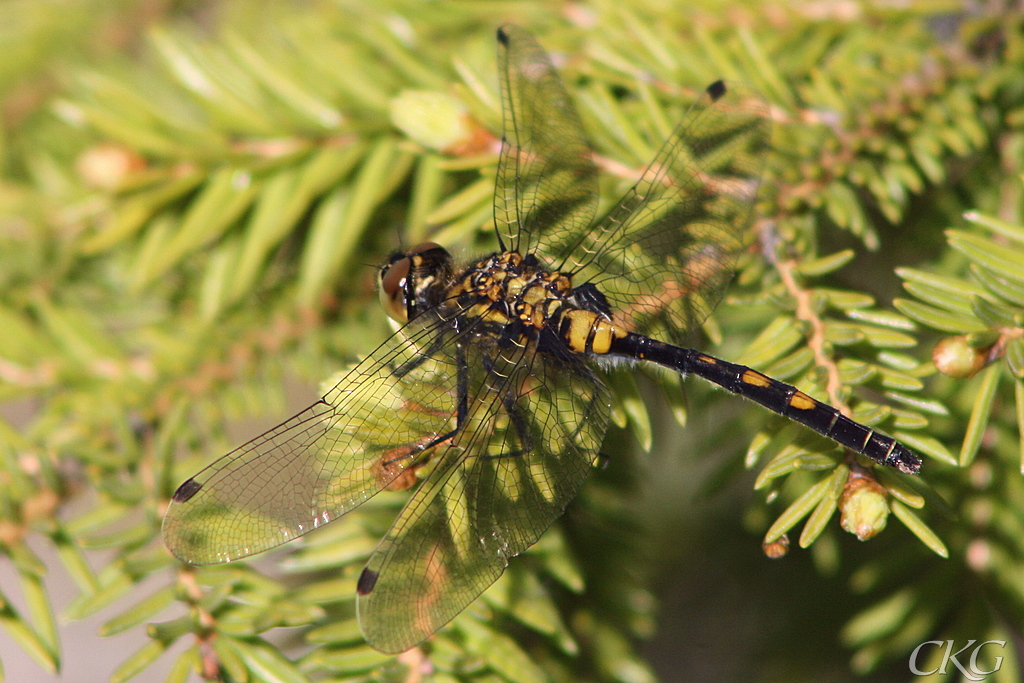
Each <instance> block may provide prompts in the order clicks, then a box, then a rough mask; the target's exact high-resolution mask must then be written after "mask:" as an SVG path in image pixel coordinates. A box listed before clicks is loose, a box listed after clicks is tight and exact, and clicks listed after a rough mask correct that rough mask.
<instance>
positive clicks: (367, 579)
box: [356, 567, 380, 595]
mask: <svg viewBox="0 0 1024 683" xmlns="http://www.w3.org/2000/svg"><path fill="white" fill-rule="evenodd" d="M378 577H380V573H379V572H375V571H373V570H372V569H370V568H369V567H365V568H364V569H363V573H362V574H360V575H359V580H358V581H356V593H358V594H359V595H369V594H370V593H371V592H372V591H373V587H374V586H376V585H377V579H378Z"/></svg>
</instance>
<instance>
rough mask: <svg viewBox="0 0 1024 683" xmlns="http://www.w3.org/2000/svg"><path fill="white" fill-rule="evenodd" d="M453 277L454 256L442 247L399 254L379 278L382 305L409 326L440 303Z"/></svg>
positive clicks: (429, 244)
mask: <svg viewBox="0 0 1024 683" xmlns="http://www.w3.org/2000/svg"><path fill="white" fill-rule="evenodd" d="M451 278H452V257H451V255H449V254H448V252H447V250H445V248H444V247H442V246H441V245H440V244H435V243H433V242H424V243H423V244H420V245H418V246H416V247H415V248H413V249H410V250H409V251H407V252H397V253H395V254H392V256H391V258H390V259H389V260H388V263H387V264H386V265H384V266H383V267H382V268H381V269H380V273H379V274H378V277H377V289H378V293H379V295H380V301H381V305H382V306H383V307H384V310H385V312H386V313H387V314H388V316H389V317H390V318H391V319H392V320H394V321H396V322H400V323H403V324H404V323H407V322H409V321H410V320H412V319H413V318H415V317H416V316H417V315H419V314H420V313H422V312H423V311H426V310H429V309H431V308H433V307H434V306H436V305H437V304H439V303H440V302H441V299H442V298H443V297H444V293H445V291H446V290H447V289H448V287H449V286H450V285H451Z"/></svg>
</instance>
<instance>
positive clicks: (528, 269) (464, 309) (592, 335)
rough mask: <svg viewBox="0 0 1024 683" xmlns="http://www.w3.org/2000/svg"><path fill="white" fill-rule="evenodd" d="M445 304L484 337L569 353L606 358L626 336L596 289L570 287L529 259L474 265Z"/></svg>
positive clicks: (566, 279) (501, 258) (563, 277)
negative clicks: (611, 346)
mask: <svg viewBox="0 0 1024 683" xmlns="http://www.w3.org/2000/svg"><path fill="white" fill-rule="evenodd" d="M445 301H446V302H450V303H451V304H452V305H453V306H454V307H455V309H456V310H457V311H459V313H457V315H459V316H461V317H463V318H464V319H465V320H466V321H467V322H471V323H473V324H476V325H480V326H481V327H480V330H481V332H482V333H483V334H487V335H491V336H495V337H497V338H499V339H502V340H505V341H506V342H516V343H528V342H531V341H542V340H543V341H544V343H542V347H544V346H545V345H546V344H551V343H554V342H555V340H559V341H558V342H557V343H558V344H559V346H560V347H562V348H566V347H567V349H568V350H569V351H571V352H573V353H578V354H590V353H604V352H605V351H606V350H607V346H608V343H610V340H611V338H613V337H615V336H621V335H622V334H625V330H622V329H620V328H619V327H618V326H616V325H614V324H613V323H612V322H611V317H610V310H609V308H608V304H607V301H606V300H605V298H604V296H603V295H602V294H601V293H600V292H599V291H598V290H597V289H596V288H595V287H593V286H592V285H585V286H584V287H581V288H573V286H572V276H571V275H568V274H566V273H562V272H559V271H557V270H549V269H546V268H545V267H544V266H543V265H542V264H541V263H540V261H539V260H538V259H537V258H536V257H535V256H533V255H532V254H528V255H526V256H523V255H522V254H520V253H518V252H515V251H505V252H498V253H495V254H492V255H490V256H488V257H487V258H485V259H483V260H481V261H478V262H477V263H475V264H473V265H472V266H470V267H469V268H467V269H466V270H465V271H463V273H462V275H461V277H460V278H459V279H458V281H457V282H456V283H455V285H454V287H453V288H452V291H451V292H450V293H449V294H448V295H446V296H445ZM446 317H448V316H446ZM545 332H546V336H545V335H544V334H542V333H545Z"/></svg>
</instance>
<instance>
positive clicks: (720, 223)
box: [548, 81, 770, 343]
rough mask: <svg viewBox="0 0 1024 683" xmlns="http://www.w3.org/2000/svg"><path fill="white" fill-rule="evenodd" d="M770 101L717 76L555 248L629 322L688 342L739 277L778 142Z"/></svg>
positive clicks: (619, 317) (637, 329) (630, 325)
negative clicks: (584, 223)
mask: <svg viewBox="0 0 1024 683" xmlns="http://www.w3.org/2000/svg"><path fill="white" fill-rule="evenodd" d="M769 123H770V120H769V117H768V109H767V106H766V104H765V103H764V101H763V100H762V99H760V98H759V97H757V96H756V95H754V94H752V93H750V92H748V91H747V90H746V89H744V88H742V87H741V86H738V85H736V84H733V83H725V82H723V81H717V82H716V83H714V84H712V85H711V86H709V87H708V88H707V89H706V90H705V92H704V94H703V96H702V97H701V99H699V100H698V101H697V102H696V104H694V105H693V107H691V109H690V111H689V113H688V114H687V116H686V117H685V118H684V119H683V120H682V122H681V123H680V124H679V125H678V126H677V127H676V128H675V130H674V131H673V132H672V135H671V136H670V137H669V139H668V140H667V141H666V142H665V144H664V145H663V146H662V148H661V150H660V151H659V152H658V154H657V156H655V158H654V161H652V162H651V164H650V166H648V167H647V169H646V170H645V171H644V174H643V176H642V177H641V179H640V181H639V182H638V183H637V184H636V185H635V186H634V187H632V188H631V189H630V190H629V191H628V192H627V193H626V195H625V196H624V197H623V198H622V199H621V200H620V201H619V202H618V204H617V205H616V206H615V207H614V208H613V209H612V210H611V211H610V212H609V213H608V215H607V216H605V217H604V218H603V219H602V220H601V221H600V222H599V223H598V224H597V225H595V226H594V227H593V228H591V229H589V230H586V231H583V232H582V233H578V234H569V233H568V232H560V233H557V234H554V235H553V236H554V237H559V238H561V241H552V242H551V243H550V244H549V245H548V248H549V249H551V252H550V253H552V254H555V255H558V257H559V258H560V259H564V262H565V270H568V271H571V272H574V273H576V277H574V279H573V283H574V284H576V285H577V286H579V285H580V284H582V283H584V282H591V283H594V284H595V285H597V287H598V288H599V289H600V290H601V291H602V292H603V293H604V295H605V296H606V297H607V298H608V301H609V303H610V304H611V308H612V310H614V311H615V312H616V322H618V323H620V324H622V325H623V326H625V327H626V328H627V329H629V330H630V331H633V332H638V333H640V334H646V335H649V336H654V337H657V338H667V339H669V340H671V341H674V342H676V343H682V342H683V337H684V336H685V335H686V334H687V333H689V332H691V331H692V330H693V329H694V328H696V327H697V326H699V325H700V324H701V323H702V322H704V320H705V319H706V318H707V317H708V315H710V313H711V311H712V310H713V309H714V308H715V306H716V305H717V304H718V302H719V300H720V299H721V297H722V295H723V293H724V291H725V288H726V287H727V285H728V284H729V281H730V280H731V279H732V275H733V268H734V266H735V262H736V258H737V256H738V255H739V253H740V251H741V250H742V248H743V238H744V234H745V232H746V229H747V227H748V225H749V224H750V218H751V215H752V209H753V204H754V200H755V199H756V195H757V189H758V185H759V183H760V179H761V171H762V169H763V166H764V159H765V156H766V152H767V150H768V144H769V129H770V126H769Z"/></svg>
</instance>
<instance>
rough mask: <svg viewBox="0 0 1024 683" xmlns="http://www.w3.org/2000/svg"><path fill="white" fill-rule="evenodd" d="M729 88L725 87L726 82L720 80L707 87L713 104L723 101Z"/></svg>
mask: <svg viewBox="0 0 1024 683" xmlns="http://www.w3.org/2000/svg"><path fill="white" fill-rule="evenodd" d="M726 90H728V88H726V87H725V81H723V80H721V79H719V80H717V81H715V82H714V83H712V84H711V85H709V86H708V87H707V92H708V95H710V96H711V101H712V102H717V101H718V100H720V99H722V95H724V94H725V92H726Z"/></svg>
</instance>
